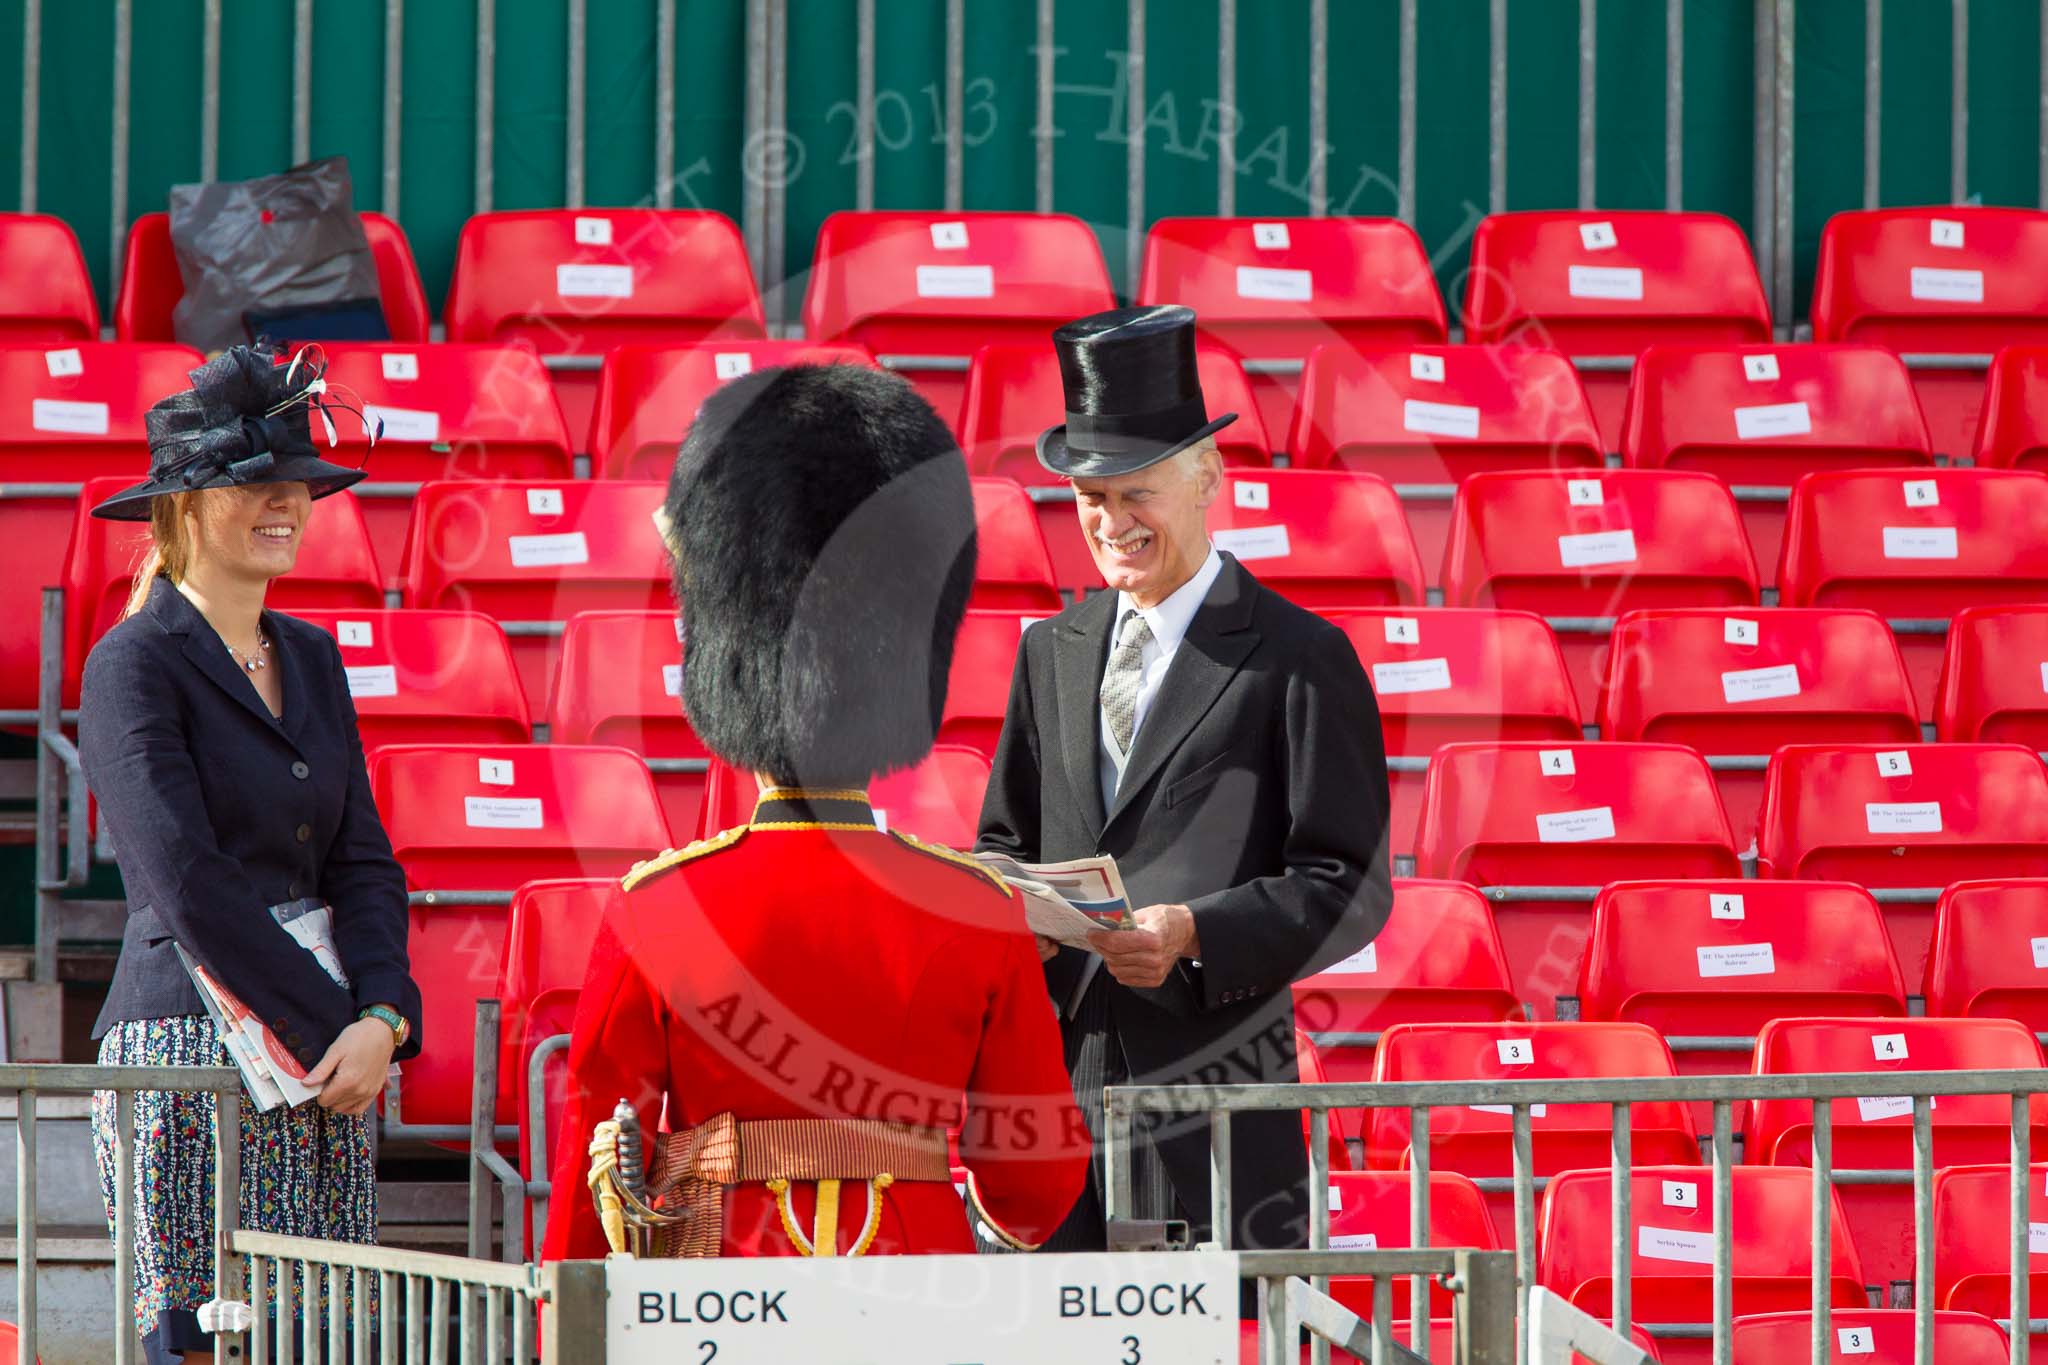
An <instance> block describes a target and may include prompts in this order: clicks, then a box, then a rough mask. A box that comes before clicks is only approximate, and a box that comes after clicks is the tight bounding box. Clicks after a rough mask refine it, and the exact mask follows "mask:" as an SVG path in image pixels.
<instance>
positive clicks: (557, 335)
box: [442, 209, 767, 441]
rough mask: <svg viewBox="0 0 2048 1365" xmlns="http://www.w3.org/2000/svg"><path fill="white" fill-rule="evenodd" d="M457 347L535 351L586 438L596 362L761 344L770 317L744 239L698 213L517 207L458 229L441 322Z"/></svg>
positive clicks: (720, 219)
mask: <svg viewBox="0 0 2048 1365" xmlns="http://www.w3.org/2000/svg"><path fill="white" fill-rule="evenodd" d="M442 320H443V321H444V322H445V323H446V324H447V328H448V339H449V340H450V341H497V342H505V341H514V340H521V339H523V340H526V341H530V342H532V343H533V345H534V347H535V349H537V350H538V351H539V352H540V353H541V355H542V356H543V357H544V358H546V359H547V360H548V361H549V363H550V365H551V366H552V365H554V364H556V363H557V362H556V359H555V358H556V357H558V356H574V357H578V362H577V363H576V367H575V368H568V367H564V368H561V369H556V370H554V380H555V393H556V395H557V396H558V397H559V398H560V399H561V402H562V414H563V416H564V417H565V418H566V419H567V420H568V425H569V431H570V434H571V435H572V436H573V437H574V438H575V439H576V440H578V441H581V440H582V439H583V438H584V435H585V433H587V432H588V431H589V430H590V413H591V406H592V403H593V400H594V399H595V397H596V394H597V376H596V374H595V373H594V372H593V371H595V369H596V368H597V364H598V358H599V357H600V356H602V355H603V354H604V352H606V351H607V350H610V349H611V348H612V347H614V346H618V345H622V344H625V343H627V342H656V343H660V344H663V345H669V346H675V345H680V344H683V343H686V342H693V341H704V340H710V339H712V338H717V339H720V340H723V339H727V338H733V339H740V338H748V337H758V336H761V335H762V334H763V329H764V328H765V327H766V325H767V323H766V319H765V317H764V315H763V314H762V312H761V296H760V294H759V293H758V292H757V291H756V290H755V287H754V270H753V267H752V266H751V265H749V264H748V261H747V250H746V246H745V244H744V243H743V242H742V241H741V240H740V233H739V229H738V228H736V227H734V226H733V224H732V220H731V219H729V218H727V217H725V216H724V215H723V214H718V213H712V212H709V211H707V210H701V209H697V210H691V209H521V210H516V211H511V212H498V213H479V214H477V215H476V216H475V217H474V218H471V219H470V220H469V221H468V222H466V223H464V224H463V225H462V236H461V237H460V238H459V239H458V240H457V241H456V244H455V273H454V277H453V278H452V279H451V280H450V281H449V284H448V306H447V309H446V310H445V312H444V316H443V319H442Z"/></svg>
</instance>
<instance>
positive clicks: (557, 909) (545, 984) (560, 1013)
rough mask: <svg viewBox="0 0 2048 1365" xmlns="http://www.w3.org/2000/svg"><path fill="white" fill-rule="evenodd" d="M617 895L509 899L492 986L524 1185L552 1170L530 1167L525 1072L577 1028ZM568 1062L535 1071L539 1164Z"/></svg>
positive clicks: (584, 881) (608, 882)
mask: <svg viewBox="0 0 2048 1365" xmlns="http://www.w3.org/2000/svg"><path fill="white" fill-rule="evenodd" d="M618 895H619V882H618V879H617V878H615V877H603V878H598V877H589V878H566V879H562V880H555V881H537V882H528V883H526V885H524V886H522V887H520V888H519V889H518V890H517V891H515V892H514V893H513V894H512V910H511V913H510V916H509V924H508V929H507V933H506V939H505V958H504V967H503V970H502V971H501V972H500V974H499V979H498V999H499V1000H500V1001H501V1002H502V1005H503V1013H502V1014H501V1015H500V1021H501V1030H500V1032H499V1035H498V1093H499V1094H500V1095H504V1094H507V1093H510V1094H511V1096H512V1098H513V1104H514V1113H515V1115H516V1117H515V1118H513V1119H512V1120H510V1121H511V1122H514V1123H517V1124H518V1125H519V1173H520V1174H521V1175H522V1176H525V1177H526V1178H527V1179H528V1180H545V1179H547V1178H548V1173H549V1171H550V1170H551V1169H552V1164H551V1160H550V1159H543V1160H541V1161H539V1162H535V1161H534V1159H533V1155H534V1152H533V1148H534V1143H533V1140H532V1139H533V1132H532V1127H531V1123H532V1104H531V1099H532V1094H533V1092H532V1090H531V1088H530V1083H531V1080H532V1077H531V1075H530V1074H529V1072H530V1066H529V1064H530V1062H531V1061H532V1058H533V1054H534V1050H535V1049H536V1048H538V1047H539V1046H540V1045H541V1044H542V1043H543V1042H545V1041H546V1040H548V1039H549V1038H554V1037H559V1036H563V1035H566V1034H567V1033H568V1032H569V1030H570V1027H571V1025H573V1024H574V1023H575V1020H576V1000H577V997H578V996H579V995H581V994H582V992H583V982H584V976H585V974H586V972H587V970H588V968H589V965H590V946H591V943H592V941H593V940H595V938H596V937H597V926H598V924H599V923H600V922H602V921H603V919H604V916H605V914H606V912H607V910H609V908H610V906H611V903H612V901H613V900H614V899H616V898H617V896H618ZM568 1059H569V1054H568V1052H567V1051H566V1050H557V1051H555V1052H553V1053H552V1054H551V1055H550V1056H549V1057H548V1058H547V1059H546V1060H545V1061H543V1062H542V1063H541V1066H542V1071H543V1076H544V1081H543V1093H544V1095H545V1099H544V1101H543V1105H542V1112H543V1122H544V1124H545V1130H546V1131H545V1134H544V1136H543V1146H542V1148H541V1150H542V1153H543V1156H544V1157H551V1154H552V1153H553V1151H554V1150H555V1140H556V1130H557V1129H558V1127H559V1126H560V1122H561V1112H562V1105H563V1104H564V1102H565V1101H566V1099H567V1095H568V1092H567V1086H566V1079H567V1075H568V1071H567V1063H568ZM500 1112H502V1109H501V1111H500ZM539 1230H540V1226H539V1220H538V1219H536V1220H534V1227H533V1230H532V1231H533V1235H532V1236H529V1238H528V1240H527V1245H528V1246H538V1245H539V1235H538V1234H539Z"/></svg>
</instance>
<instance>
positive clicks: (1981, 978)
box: [1924, 877, 2048, 1033]
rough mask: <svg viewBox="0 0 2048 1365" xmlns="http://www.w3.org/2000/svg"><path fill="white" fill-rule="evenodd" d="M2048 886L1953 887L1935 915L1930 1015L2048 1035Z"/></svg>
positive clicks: (1996, 881)
mask: <svg viewBox="0 0 2048 1365" xmlns="http://www.w3.org/2000/svg"><path fill="white" fill-rule="evenodd" d="M2044 967H2048V880H2038V881H2028V880H2025V879H2022V878H2018V877H1999V878H1990V879H1986V880H1983V881H1968V882H1952V883H1950V884H1949V885H1948V887H1946V888H1945V889H1944V890H1943V891H1942V893H1941V900H1940V902H1939V903H1938V904H1937V905H1936V906H1935V908H1934V941H1933V944H1932V946H1931V947H1930V948H1929V949H1928V952H1927V980H1926V986H1925V990H1924V994H1925V995H1926V998H1927V1013H1929V1014H1930V1015H1937V1016H1948V1017H1954V1018H1976V1019H2017V1020H2019V1021H2020V1022H2021V1023H2022V1024H2024V1025H2025V1026H2026V1027H2027V1028H2029V1029H2031V1030H2033V1031H2034V1032H2035V1033H2042V1032H2048V977H2044V976H2043V974H2042V973H2043V968H2044Z"/></svg>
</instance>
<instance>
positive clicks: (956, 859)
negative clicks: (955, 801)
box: [889, 829, 1017, 896]
mask: <svg viewBox="0 0 2048 1365" xmlns="http://www.w3.org/2000/svg"><path fill="white" fill-rule="evenodd" d="M889 837H891V838H892V839H895V840H896V841H897V842H898V843H900V844H902V845H903V846H904V847H906V848H914V849H916V850H917V851H918V852H919V853H923V854H927V855H929V856H930V857H933V858H937V859H939V860H941V861H942V862H948V863H951V864H953V865H954V866H955V867H962V868H965V869H967V870H968V871H969V872H972V873H973V874H974V875H975V876H977V877H979V878H981V879H982V880H983V881H985V882H987V883H988V884H989V885H990V886H993V887H994V888H995V889H996V890H998V891H1000V892H1002V893H1003V894H1004V895H1005V896H1014V895H1016V894H1017V893H1016V892H1014V891H1012V890H1011V889H1010V884H1009V883H1008V882H1006V881H1004V880H1003V879H1002V878H1001V877H999V876H997V875H996V874H995V873H993V872H991V871H989V870H988V868H987V867H985V866H983V865H982V863H981V862H980V861H978V860H977V859H974V858H970V857H968V856H967V855H966V854H965V853H956V852H955V851H954V850H952V849H950V848H947V847H945V846H944V845H941V844H928V843H926V842H925V841H924V840H922V839H920V838H918V837H917V836H916V835H915V834H905V833H904V832H903V831H902V830H900V829H892V830H890V831H889Z"/></svg>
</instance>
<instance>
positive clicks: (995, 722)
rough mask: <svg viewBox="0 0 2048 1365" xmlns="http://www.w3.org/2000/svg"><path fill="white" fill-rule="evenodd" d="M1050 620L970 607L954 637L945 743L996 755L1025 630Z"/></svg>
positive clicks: (944, 719) (941, 723)
mask: <svg viewBox="0 0 2048 1365" xmlns="http://www.w3.org/2000/svg"><path fill="white" fill-rule="evenodd" d="M1044 619H1045V618H1044V617H1042V616H1039V615H1035V614H1033V613H1029V612H1016V611H980V610H976V611H970V612H968V613H967V615H966V617H965V618H964V619H962V621H961V622H960V634H959V635H958V636H957V637H956V638H955V639H954V641H953V668H952V672H951V673H950V674H949V676H948V678H947V682H946V710H945V714H944V715H943V716H942V717H941V718H940V720H939V742H940V743H941V744H964V745H966V746H967V747H968V748H970V749H975V750H978V751H979V752H980V753H982V754H983V755H985V756H987V757H988V758H991V759H993V758H994V757H995V753H996V741H997V740H998V739H1000V738H1001V737H1002V732H1003V716H1004V713H1005V712H1006V711H1007V710H1008V709H1009V701H1010V680H1011V678H1012V677H1013V676H1014V674H1015V673H1016V668H1017V650H1018V648H1019V647H1020V645H1021V643H1022V641H1023V638H1024V632H1025V631H1026V630H1028V629H1029V628H1030V627H1031V626H1032V625H1033V624H1034V623H1035V622H1038V621H1042V620H1044Z"/></svg>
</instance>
